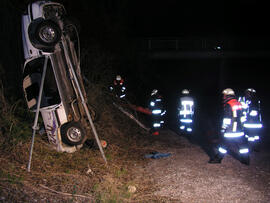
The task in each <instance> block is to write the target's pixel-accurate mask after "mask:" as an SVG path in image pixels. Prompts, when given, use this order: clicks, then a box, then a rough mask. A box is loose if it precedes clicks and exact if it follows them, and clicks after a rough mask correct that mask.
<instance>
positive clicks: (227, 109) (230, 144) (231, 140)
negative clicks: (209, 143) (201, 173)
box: [209, 88, 249, 164]
mask: <svg viewBox="0 0 270 203" xmlns="http://www.w3.org/2000/svg"><path fill="white" fill-rule="evenodd" d="M222 94H223V116H222V118H223V120H222V124H221V132H220V137H219V143H218V145H217V146H216V154H215V156H213V157H211V158H210V160H209V163H221V160H222V159H223V157H224V156H225V155H226V154H227V152H228V151H229V150H231V149H235V148H236V149H237V155H239V157H240V158H241V161H242V162H243V163H246V164H249V148H248V143H247V140H246V138H245V136H244V131H243V127H242V124H241V121H240V118H241V116H242V105H241V103H240V102H239V101H237V99H236V97H235V93H234V91H233V90H232V89H231V88H227V89H224V90H223V92H222Z"/></svg>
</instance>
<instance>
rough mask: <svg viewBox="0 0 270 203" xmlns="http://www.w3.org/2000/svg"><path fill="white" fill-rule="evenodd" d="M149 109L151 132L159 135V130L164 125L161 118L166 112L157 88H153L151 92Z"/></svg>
mask: <svg viewBox="0 0 270 203" xmlns="http://www.w3.org/2000/svg"><path fill="white" fill-rule="evenodd" d="M149 109H150V111H151V117H152V118H151V119H152V127H151V133H152V134H153V135H159V130H160V129H161V128H162V126H163V125H164V119H163V118H164V115H165V114H166V110H165V109H164V104H163V97H162V96H161V95H160V94H159V92H158V90H157V89H153V90H152V92H151V96H150V102H149Z"/></svg>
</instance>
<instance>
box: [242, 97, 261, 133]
mask: <svg viewBox="0 0 270 203" xmlns="http://www.w3.org/2000/svg"><path fill="white" fill-rule="evenodd" d="M242 103H243V104H244V105H245V107H246V108H245V109H244V112H243V114H244V118H245V119H244V122H243V123H244V124H243V126H244V128H245V129H260V128H262V118H261V112H260V101H258V100H257V101H256V100H255V99H254V100H253V101H252V100H248V99H246V98H245V97H243V100H242Z"/></svg>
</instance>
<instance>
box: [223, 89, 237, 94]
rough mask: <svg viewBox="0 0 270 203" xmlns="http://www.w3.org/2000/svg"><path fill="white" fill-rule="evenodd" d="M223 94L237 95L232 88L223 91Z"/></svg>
mask: <svg viewBox="0 0 270 203" xmlns="http://www.w3.org/2000/svg"><path fill="white" fill-rule="evenodd" d="M222 94H224V95H235V94H234V91H233V89H231V88H226V89H224V90H223V91H222Z"/></svg>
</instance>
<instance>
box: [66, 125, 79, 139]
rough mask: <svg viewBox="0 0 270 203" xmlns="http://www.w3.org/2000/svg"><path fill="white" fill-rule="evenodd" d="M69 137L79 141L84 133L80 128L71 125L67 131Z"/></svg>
mask: <svg viewBox="0 0 270 203" xmlns="http://www.w3.org/2000/svg"><path fill="white" fill-rule="evenodd" d="M67 137H68V139H69V140H70V141H72V142H79V141H80V140H81V138H82V133H81V131H80V129H78V128H75V127H71V128H69V129H68V131H67Z"/></svg>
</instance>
